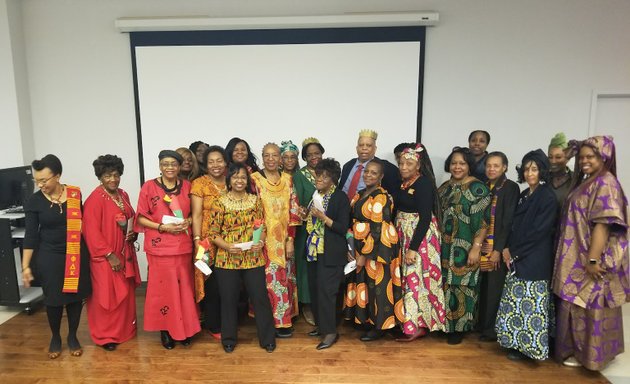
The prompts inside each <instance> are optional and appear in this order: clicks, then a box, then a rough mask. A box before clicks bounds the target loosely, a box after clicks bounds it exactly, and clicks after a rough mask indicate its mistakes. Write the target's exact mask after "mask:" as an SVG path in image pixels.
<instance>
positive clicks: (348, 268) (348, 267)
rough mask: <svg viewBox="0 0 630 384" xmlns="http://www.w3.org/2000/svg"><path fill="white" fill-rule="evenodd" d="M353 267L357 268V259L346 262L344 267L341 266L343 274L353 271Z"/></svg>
mask: <svg viewBox="0 0 630 384" xmlns="http://www.w3.org/2000/svg"><path fill="white" fill-rule="evenodd" d="M355 269H357V261H356V260H352V261H351V262H349V263H348V264H346V266H345V267H343V274H344V275H347V274H348V273H350V272H352V271H354V270H355Z"/></svg>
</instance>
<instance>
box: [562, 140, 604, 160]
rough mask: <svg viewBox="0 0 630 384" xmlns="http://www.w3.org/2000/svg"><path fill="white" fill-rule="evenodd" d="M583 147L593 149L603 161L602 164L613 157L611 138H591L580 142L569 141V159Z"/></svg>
mask: <svg viewBox="0 0 630 384" xmlns="http://www.w3.org/2000/svg"><path fill="white" fill-rule="evenodd" d="M584 145H588V146H589V147H591V148H593V150H594V151H595V152H596V153H597V154H599V155H600V156H601V158H602V159H603V160H604V163H606V162H609V161H610V160H611V159H612V158H613V156H614V155H615V143H614V142H613V137H612V136H593V137H589V138H588V139H586V140H582V141H579V140H571V141H569V157H573V156H575V155H576V154H577V153H578V152H579V151H580V148H582V146H584Z"/></svg>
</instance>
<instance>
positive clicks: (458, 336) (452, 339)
mask: <svg viewBox="0 0 630 384" xmlns="http://www.w3.org/2000/svg"><path fill="white" fill-rule="evenodd" d="M463 339H464V334H463V333H461V332H453V333H449V334H448V336H447V338H446V343H447V344H449V345H457V344H460V343H461V342H462V340H463Z"/></svg>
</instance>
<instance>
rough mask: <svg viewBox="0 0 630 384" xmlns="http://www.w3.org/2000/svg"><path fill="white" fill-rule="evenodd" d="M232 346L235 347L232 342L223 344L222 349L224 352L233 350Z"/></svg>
mask: <svg viewBox="0 0 630 384" xmlns="http://www.w3.org/2000/svg"><path fill="white" fill-rule="evenodd" d="M234 348H236V345H234V344H223V350H224V351H225V352H226V353H232V352H234Z"/></svg>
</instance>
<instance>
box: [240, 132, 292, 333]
mask: <svg viewBox="0 0 630 384" xmlns="http://www.w3.org/2000/svg"><path fill="white" fill-rule="evenodd" d="M262 156H263V164H264V168H263V169H262V170H261V171H260V172H254V173H253V174H252V180H254V184H255V185H256V191H257V193H258V196H259V197H260V200H261V202H262V206H263V212H264V216H265V224H266V228H267V242H266V243H265V251H266V253H267V265H266V266H265V273H266V275H267V293H268V295H269V301H270V302H271V307H272V311H273V317H274V320H275V326H276V336H277V337H281V338H283V337H291V336H292V335H293V328H292V323H291V318H292V317H294V316H297V315H298V302H297V288H296V287H297V285H296V276H295V259H294V253H295V246H294V238H295V226H297V225H299V224H300V223H301V220H300V217H299V216H298V203H297V198H296V196H295V193H294V190H293V181H292V179H291V176H290V175H288V174H286V173H283V172H280V148H279V147H278V145H277V144H274V143H268V144H266V145H265V146H264V147H263V152H262Z"/></svg>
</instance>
